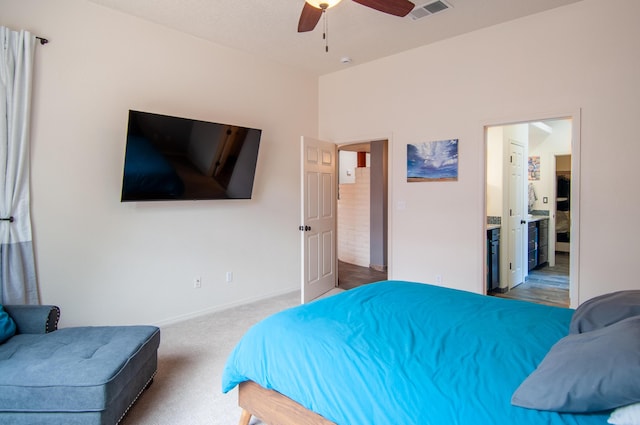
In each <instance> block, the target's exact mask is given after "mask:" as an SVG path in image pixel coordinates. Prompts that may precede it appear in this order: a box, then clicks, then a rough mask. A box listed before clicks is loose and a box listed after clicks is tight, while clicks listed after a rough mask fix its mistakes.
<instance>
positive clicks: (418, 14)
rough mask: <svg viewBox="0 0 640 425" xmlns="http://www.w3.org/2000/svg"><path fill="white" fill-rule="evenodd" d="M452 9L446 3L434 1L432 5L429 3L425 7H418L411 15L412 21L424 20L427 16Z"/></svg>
mask: <svg viewBox="0 0 640 425" xmlns="http://www.w3.org/2000/svg"><path fill="white" fill-rule="evenodd" d="M449 8H451V6H450V5H449V4H447V3H445V2H444V1H443V0H436V1H432V2H431V3H427V4H425V5H422V6H419V7H416V8H415V9H413V10H412V11H411V13H409V16H411V19H413V20H414V21H415V20H416V19H421V18H424V17H425V16H430V15H434V14H436V13H440V12H442V11H444V10H447V9H449Z"/></svg>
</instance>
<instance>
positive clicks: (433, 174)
mask: <svg viewBox="0 0 640 425" xmlns="http://www.w3.org/2000/svg"><path fill="white" fill-rule="evenodd" d="M457 180H458V139H449V140H437V141H433V142H423V143H419V144H411V143H410V144H408V145H407V182H444V181H457Z"/></svg>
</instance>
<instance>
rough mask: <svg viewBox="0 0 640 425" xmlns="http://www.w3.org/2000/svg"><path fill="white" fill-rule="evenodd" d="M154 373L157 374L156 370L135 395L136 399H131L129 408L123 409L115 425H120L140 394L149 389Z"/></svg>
mask: <svg viewBox="0 0 640 425" xmlns="http://www.w3.org/2000/svg"><path fill="white" fill-rule="evenodd" d="M156 373H158V371H157V370H156V371H155V372H153V375H151V378H149V380H148V381H147V383H146V384H144V387H142V389H141V390H140V392H139V393H138V395H136V398H134V399H133V401H132V402H131V403H130V404H129V406H128V407H127V408H126V409H125V411H124V413H123V414H122V416H120V419H118V420H117V421H116V424H115V425H118V424H119V423H120V421H122V419H124V417H125V416H126V414H127V412H128V411H129V409H131V406H133V405H134V403H135V402H136V401H138V398H140V396H141V395H142V393H143V392H144V390H146V389H147V388H149V386H150V385H151V381H153V378H155V376H156Z"/></svg>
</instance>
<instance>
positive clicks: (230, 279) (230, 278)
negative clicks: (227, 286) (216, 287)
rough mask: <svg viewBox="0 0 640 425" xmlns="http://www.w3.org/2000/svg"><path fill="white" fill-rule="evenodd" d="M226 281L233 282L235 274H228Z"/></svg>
mask: <svg viewBox="0 0 640 425" xmlns="http://www.w3.org/2000/svg"><path fill="white" fill-rule="evenodd" d="M226 280H227V283H231V282H233V272H227V275H226Z"/></svg>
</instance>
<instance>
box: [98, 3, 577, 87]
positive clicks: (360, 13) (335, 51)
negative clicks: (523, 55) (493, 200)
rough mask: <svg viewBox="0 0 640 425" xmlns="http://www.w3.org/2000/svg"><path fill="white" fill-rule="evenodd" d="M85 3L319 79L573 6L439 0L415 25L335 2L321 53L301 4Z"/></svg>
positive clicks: (320, 28)
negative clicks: (301, 23) (305, 27)
mask: <svg viewBox="0 0 640 425" xmlns="http://www.w3.org/2000/svg"><path fill="white" fill-rule="evenodd" d="M88 1H90V2H92V3H96V4H100V5H103V6H106V7H108V8H112V9H115V10H119V11H122V12H124V13H127V14H130V15H134V16H138V17H140V18H143V19H146V20H149V21H152V22H156V23H159V24H162V25H165V26H167V27H170V28H173V29H175V30H178V31H181V32H185V33H188V34H192V35H194V36H196V37H199V38H203V39H206V40H210V41H212V42H214V43H217V44H220V45H223V46H228V47H232V48H235V49H238V50H242V51H245V52H248V53H251V54H254V55H260V56H263V57H265V58H268V59H271V60H274V61H277V62H280V63H283V64H287V65H291V66H294V67H297V68H301V69H306V70H308V71H310V72H312V73H314V74H317V75H322V74H326V73H330V72H333V71H337V70H341V69H344V67H345V66H353V65H356V64H362V63H365V62H368V61H371V60H375V59H378V58H381V57H384V56H388V55H391V54H394V53H399V52H402V51H405V50H409V49H412V48H415V47H418V46H422V45H425V44H429V43H433V42H435V41H438V40H442V39H445V38H449V37H454V36H456V35H460V34H464V33H468V32H471V31H474V30H476V29H479V28H484V27H488V26H491V25H495V24H498V23H501V22H506V21H509V20H513V19H516V18H519V17H523V16H527V15H530V14H534V13H538V12H541V11H544V10H548V9H553V8H555V7H559V6H563V5H566V4H570V3H575V2H577V1H580V0H445V1H446V2H447V3H448V4H449V5H450V6H452V7H451V9H448V10H446V11H444V12H441V13H438V14H435V15H431V16H428V17H425V18H422V19H419V20H415V21H414V20H412V19H411V18H410V17H409V16H406V17H404V18H398V17H395V16H390V15H386V14H384V13H381V12H378V11H375V10H373V9H370V8H368V7H365V6H362V5H360V4H358V3H355V2H353V1H351V0H343V1H342V2H341V3H339V4H338V5H337V6H335V7H333V8H331V9H329V10H328V11H327V14H326V15H327V24H328V44H329V52H328V53H326V52H325V42H324V40H323V39H322V33H323V23H322V20H321V21H320V22H319V23H318V26H317V27H316V29H315V30H314V31H311V32H307V33H298V32H297V26H298V18H299V16H300V12H301V11H302V7H303V5H304V0H271V1H269V0H133V1H132V0H88ZM431 1H433V0H424V1H418V2H416V1H414V3H416V6H421V5H424V4H427V3H430V2H431ZM343 57H350V58H351V59H352V62H351V64H350V65H349V64H343V63H342V61H341V59H342V58H343Z"/></svg>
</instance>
